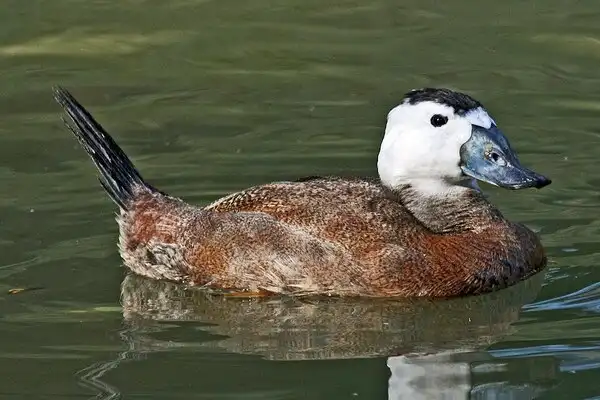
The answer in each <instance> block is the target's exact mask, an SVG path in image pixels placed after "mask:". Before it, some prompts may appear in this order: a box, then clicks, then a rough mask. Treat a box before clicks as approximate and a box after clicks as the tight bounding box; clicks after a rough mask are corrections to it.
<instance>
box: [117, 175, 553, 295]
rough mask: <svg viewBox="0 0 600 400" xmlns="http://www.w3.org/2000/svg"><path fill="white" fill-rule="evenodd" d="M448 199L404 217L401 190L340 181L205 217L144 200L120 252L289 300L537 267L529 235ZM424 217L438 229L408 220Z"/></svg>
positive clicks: (260, 197)
mask: <svg viewBox="0 0 600 400" xmlns="http://www.w3.org/2000/svg"><path fill="white" fill-rule="evenodd" d="M447 201H448V202H449V203H450V202H452V203H453V204H436V205H432V204H426V203H423V202H416V203H415V204H413V207H412V210H411V207H410V204H411V193H410V188H406V189H405V190H404V191H402V192H401V193H392V192H389V191H388V190H386V189H385V188H383V187H382V186H380V185H379V184H378V183H377V182H370V181H365V180H358V179H355V180H348V179H341V178H326V179H325V178H323V179H312V180H309V181H305V182H282V183H272V184H268V185H263V186H259V187H255V188H251V189H248V190H246V191H244V192H240V193H235V194H232V195H230V196H227V197H225V198H223V199H221V200H218V201H216V202H215V203H213V204H211V205H209V206H207V207H206V208H203V209H201V208H196V207H192V206H190V205H187V204H185V203H184V202H182V201H181V200H177V199H173V198H170V197H166V196H164V195H162V194H156V193H154V194H152V193H141V194H140V195H139V196H138V197H137V198H136V200H135V201H134V203H133V207H132V208H131V210H130V211H124V212H122V214H121V218H120V221H121V222H120V227H121V246H120V247H121V254H122V256H123V259H124V260H125V264H126V265H127V266H128V267H129V268H131V269H132V270H133V271H134V272H137V273H138V274H141V275H145V276H149V277H152V278H162V279H169V280H174V281H179V282H185V283H188V284H192V285H202V286H207V287H211V288H215V289H227V290H247V291H251V292H255V291H266V292H275V293H295V294H336V295H363V296H458V295H467V294H476V293H483V292H487V291H491V290H494V289H498V288H503V287H506V286H509V285H511V284H514V283H516V282H517V281H519V280H521V279H524V278H525V277H527V276H529V275H531V274H533V273H535V272H537V271H538V270H539V269H541V268H543V266H544V265H545V256H544V252H543V250H542V247H541V245H540V243H539V241H538V239H537V237H536V236H535V235H534V234H532V233H531V232H530V231H529V230H527V229H526V228H524V227H522V226H521V225H519V224H512V223H509V222H507V221H505V220H504V219H503V218H502V216H501V215H500V213H499V212H498V211H497V210H496V209H495V208H493V207H492V206H491V205H490V204H489V203H487V201H485V199H484V198H483V197H481V195H479V194H478V193H477V192H475V191H468V192H466V193H465V194H463V195H462V196H461V197H460V198H456V199H448V200H447ZM407 204H409V206H407ZM425 208H426V209H428V211H427V212H426V213H427V215H428V216H429V217H431V219H432V221H435V223H436V224H437V225H436V226H434V225H432V226H430V227H427V226H425V225H423V224H422V223H421V222H420V221H419V220H417V219H416V218H415V216H414V215H415V213H417V214H418V213H423V212H425V211H424V210H425ZM434 210H438V211H437V212H434ZM449 210H450V211H449ZM442 225H443V226H442ZM436 230H439V231H436ZM165 248H168V249H172V250H171V253H170V254H171V257H170V258H166V259H165V258H164V256H163V255H164V254H165ZM532 249H533V250H532ZM161 257H162V258H161ZM159 260H163V261H162V262H158V261H159Z"/></svg>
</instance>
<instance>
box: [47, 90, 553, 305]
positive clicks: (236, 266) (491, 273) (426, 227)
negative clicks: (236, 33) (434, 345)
mask: <svg viewBox="0 0 600 400" xmlns="http://www.w3.org/2000/svg"><path fill="white" fill-rule="evenodd" d="M55 97H56V100H57V101H58V102H59V103H60V104H61V105H62V107H63V108H64V110H65V112H66V115H67V117H68V120H66V122H67V126H68V127H69V128H70V129H71V131H72V132H73V133H74V135H75V136H76V137H77V139H78V140H79V141H80V143H81V144H82V146H83V147H84V149H85V150H86V151H87V153H88V154H89V155H90V157H91V158H92V160H93V162H94V163H95V165H96V167H97V168H98V170H99V171H100V182H101V184H102V185H103V187H104V188H105V189H106V191H107V193H108V194H109V196H110V197H111V198H112V199H113V200H114V201H115V203H116V204H117V205H119V208H120V210H121V211H120V216H119V219H118V221H119V227H120V240H119V248H120V252H121V256H122V258H123V260H124V262H125V265H126V266H127V267H128V268H129V269H131V270H132V271H134V272H135V273H137V274H140V275H143V276H147V277H150V278H154V279H166V280H171V281H175V282H181V283H186V284H190V285H195V286H203V287H207V288H211V289H217V290H224V291H229V292H237V293H239V292H244V293H246V294H265V293H293V294H302V295H311V294H327V295H350V296H359V295H360V296H403V297H412V296H430V297H448V296H461V295H468V294H477V293H483V292H488V291H492V290H495V289H499V288H503V287H506V286H509V285H512V284H514V283H516V282H518V281H519V280H522V279H525V278H527V277H528V276H530V275H532V274H534V273H536V272H538V271H539V270H541V269H542V268H543V267H544V266H545V264H546V257H545V255H544V251H543V249H542V246H541V245H540V242H539V240H538V238H537V237H536V235H535V234H534V233H533V232H531V231H530V230H528V229H527V228H526V227H524V226H522V225H520V224H513V223H511V222H509V221H507V220H505V219H504V218H503V217H502V215H501V214H500V212H499V211H498V210H496V209H495V208H494V207H493V206H492V205H491V204H489V203H488V202H487V201H486V200H485V199H484V197H483V196H482V195H481V193H480V191H479V190H478V189H474V188H472V187H463V186H457V185H453V186H452V187H451V188H450V189H449V190H447V191H444V192H443V194H440V193H438V194H436V195H435V196H433V195H431V196H430V197H427V196H426V195H425V194H424V193H423V192H422V191H416V190H415V189H414V188H413V187H411V186H409V185H406V186H403V187H398V188H395V189H394V190H390V189H388V188H386V187H384V186H382V185H381V184H380V183H379V182H378V181H368V180H361V179H342V178H318V177H313V178H306V179H304V180H301V181H297V182H280V183H272V184H268V185H263V186H259V187H255V188H251V189H248V190H246V191H243V192H240V193H236V194H232V195H230V196H227V197H225V198H223V199H221V200H219V201H217V202H215V203H213V204H211V205H209V206H207V207H206V208H199V207H193V206H191V205H188V204H186V203H184V202H183V201H182V200H179V199H176V198H173V197H170V196H167V195H166V194H164V193H161V192H159V191H158V190H156V189H155V188H153V187H152V186H150V185H148V184H147V183H146V182H145V181H144V179H142V177H141V175H140V174H139V172H138V171H137V170H136V169H135V167H134V165H133V164H132V163H131V161H130V160H129V159H128V158H127V156H126V155H125V153H124V152H123V151H122V150H121V148H119V146H118V145H117V144H116V143H115V142H114V140H113V139H112V138H111V137H110V135H108V133H106V131H105V130H104V129H103V128H102V126H100V125H99V124H98V123H97V122H96V121H95V120H94V118H93V117H92V116H91V115H90V114H89V113H88V112H87V111H86V110H85V109H84V108H83V107H82V106H81V105H80V104H79V103H78V102H77V101H76V100H75V99H74V98H73V97H72V96H71V95H70V94H69V93H68V92H66V91H65V90H63V89H60V88H58V89H56V90H55Z"/></svg>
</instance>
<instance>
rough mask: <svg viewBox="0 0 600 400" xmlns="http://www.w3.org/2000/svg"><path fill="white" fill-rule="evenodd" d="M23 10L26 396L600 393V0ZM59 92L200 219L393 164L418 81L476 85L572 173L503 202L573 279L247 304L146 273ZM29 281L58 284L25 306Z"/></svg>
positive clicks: (22, 365) (12, 344)
mask: <svg viewBox="0 0 600 400" xmlns="http://www.w3.org/2000/svg"><path fill="white" fill-rule="evenodd" d="M3 10H4V11H3V13H2V14H1V15H0V22H1V23H0V37H1V40H0V87H1V88H2V91H1V94H0V141H1V143H2V146H0V160H1V161H0V185H1V187H2V188H3V190H2V191H1V192H0V229H1V231H0V232H1V233H2V234H1V236H0V252H1V254H2V257H1V258H0V263H1V264H0V316H1V319H0V377H1V378H0V397H1V398H7V399H13V398H39V399H50V398H83V399H87V398H96V399H116V398H119V396H121V397H122V398H144V399H180V398H181V399H183V398H185V399H188V398H199V399H258V398H260V399H304V398H306V399H354V398H357V399H384V398H390V399H400V398H402V399H404V398H407V399H420V398H423V399H424V398H441V397H442V396H446V397H445V398H457V399H462V398H475V399H530V398H533V397H536V398H547V399H553V398H561V399H562V398H568V399H584V398H594V396H600V384H598V382H599V380H600V368H599V367H600V344H599V342H600V328H599V326H600V286H599V285H598V281H600V270H599V269H598V266H597V265H598V263H597V261H598V260H599V259H600V246H599V245H598V244H597V242H598V240H599V239H600V222H599V221H600V220H599V219H598V212H597V210H598V206H597V205H598V203H599V202H600V196H599V193H598V190H597V189H596V187H597V185H598V184H599V183H600V179H599V178H598V177H597V176H598V175H597V168H598V167H597V165H598V162H597V154H598V149H599V147H600V128H598V118H599V117H598V112H599V111H600V94H599V92H598V87H600V85H599V84H600V74H599V69H598V61H599V59H600V25H599V24H598V20H599V18H600V4H598V3H597V2H594V1H580V2H566V1H559V0H548V1H545V2H522V1H516V0H509V1H505V2H491V1H490V2H485V4H484V3H482V2H478V1H474V0H467V1H463V2H460V4H459V3H458V2H438V1H404V2H397V1H391V0H375V1H371V2H359V1H355V0H339V1H336V2H333V1H329V2H324V1H321V0H319V1H317V0H302V1H300V0H287V1H281V0H269V1H262V2H244V1H239V0H230V1H226V2H225V1H222V2H217V1H208V0H202V1H201V0H199V1H193V0H187V1H184V0H180V1H177V2H163V1H158V0H156V1H154V0H130V1H121V2H117V1H95V2H91V1H81V0H70V1H62V2H58V1H54V2H46V1H41V0H29V1H26V2H24V1H9V0H7V1H5V2H4V4H3ZM54 84H62V85H64V86H65V87H67V88H68V89H69V90H71V91H73V93H74V94H75V95H76V96H77V97H78V98H80V99H81V101H82V102H84V104H85V105H86V106H87V107H89V108H90V109H91V110H92V112H93V113H94V114H95V115H96V116H97V118H98V119H99V120H100V121H101V122H102V123H103V124H104V125H105V126H106V128H107V129H108V130H109V131H110V132H112V133H113V134H114V135H115V137H116V138H117V140H118V141H119V143H121V144H122V145H123V147H124V148H125V150H126V151H127V152H128V153H129V154H130V155H131V156H132V158H133V159H134V160H135V162H136V164H137V165H138V167H139V168H140V170H141V171H142V172H143V174H144V176H145V177H147V178H148V179H149V180H150V181H151V182H152V183H153V184H154V185H156V186H158V187H160V188H161V189H163V190H165V191H168V192H169V193H172V194H175V195H178V196H182V197H184V198H185V199H186V200H188V201H190V202H193V203H198V204H205V203H207V202H209V201H212V200H214V199H215V198H217V197H219V196H221V195H224V194H226V193H228V192H230V191H234V190H238V189H241V188H244V187H247V186H250V185H253V184H258V183H263V182H268V181H273V180H282V179H290V178H295V177H299V176H302V175H313V174H320V173H321V174H323V173H326V174H336V173H337V174H340V173H344V174H356V175H372V174H374V173H375V166H374V165H375V162H374V161H375V156H376V152H377V148H378V145H379V140H380V138H381V132H382V129H383V124H384V120H385V114H386V113H387V110H388V109H389V108H390V107H392V106H393V105H395V104H396V103H397V102H398V100H399V99H400V97H401V95H402V94H403V93H404V92H405V91H407V90H408V89H411V88H413V87H420V86H426V85H433V86H448V87H452V88H459V89H461V90H465V91H468V92H469V93H471V94H473V95H474V96H475V97H477V98H478V99H479V100H481V101H482V102H483V103H484V104H485V105H486V106H487V107H488V109H490V110H491V111H492V114H493V116H494V118H495V119H496V120H497V122H498V123H499V125H500V126H501V127H502V128H503V130H504V131H505V132H506V133H507V135H508V136H509V137H510V138H511V139H512V142H513V145H514V147H515V148H516V150H517V151H518V152H519V154H520V156H521V158H522V160H523V161H524V163H525V164H527V165H529V166H532V167H534V168H535V169H536V170H538V171H539V172H542V173H544V174H547V175H549V176H550V177H552V178H553V180H554V183H553V185H551V186H550V187H548V188H545V189H543V190H541V191H535V190H529V191H524V192H508V191H503V190H498V189H494V188H490V187H488V186H486V187H485V189H486V191H488V192H489V194H490V197H491V200H492V201H494V202H495V203H496V204H498V205H499V207H500V208H501V209H502V210H503V212H504V213H505V215H506V216H507V217H509V218H511V219H515V220H520V221H523V222H525V223H527V224H528V225H529V226H531V227H532V228H534V229H536V230H539V231H540V234H541V235H542V238H543V242H544V244H545V246H546V248H547V251H548V254H549V257H550V266H549V268H548V269H547V270H546V273H545V274H544V275H543V276H542V275H540V277H539V278H536V279H532V280H531V281H528V282H526V283H525V284H524V285H518V286H516V287H514V288H511V289H509V290H506V291H502V292H499V293H495V294H492V295H487V296H481V297H479V298H472V299H463V300H454V301H451V302H433V303H432V302H428V301H422V302H410V303H397V302H385V301H381V302H368V301H322V300H314V301H311V302H299V301H294V300H291V299H272V300H269V301H268V302H260V301H247V300H246V301H242V300H228V301H225V300H222V299H214V298H213V299H210V298H206V297H205V296H204V295H203V294H202V293H196V292H193V291H192V292H190V291H186V290H183V289H182V288H180V287H177V286H173V285H169V284H165V283H156V282H148V281H146V280H143V279H140V278H136V277H125V274H124V272H123V269H122V268H121V267H120V261H119V258H118V255H117V253H116V246H115V241H116V224H115V223H114V221H113V216H114V212H115V209H114V207H113V205H112V204H111V203H110V201H109V200H108V198H107V196H106V195H105V194H104V193H103V192H102V189H101V188H100V187H99V185H98V184H97V182H96V181H95V179H94V173H95V171H94V169H93V167H92V165H91V163H90V162H89V160H88V159H87V158H86V156H85V154H84V152H83V151H82V150H81V149H80V148H79V145H78V144H77V143H76V142H75V140H74V139H73V138H72V137H71V136H70V135H69V134H68V132H66V131H65V129H64V128H63V126H62V125H61V123H60V121H59V118H58V111H59V110H58V108H57V106H56V105H55V104H54V103H53V101H52V99H51V93H50V87H51V86H52V85H54ZM21 287H23V288H39V289H38V290H31V291H25V292H21V293H18V294H9V293H8V291H9V290H10V289H13V288H21ZM121 291H122V292H123V304H122V305H121V303H120V300H119V299H120V295H121Z"/></svg>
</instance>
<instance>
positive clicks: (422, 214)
mask: <svg viewBox="0 0 600 400" xmlns="http://www.w3.org/2000/svg"><path fill="white" fill-rule="evenodd" d="M393 193H394V194H395V195H396V196H397V197H398V199H399V201H400V202H402V204H404V206H405V207H406V208H407V209H408V210H409V211H410V213H411V214H412V215H413V216H414V217H415V218H417V219H418V220H419V221H420V222H421V223H422V224H423V225H424V226H425V227H426V228H428V229H430V230H431V231H433V232H436V233H459V232H467V231H475V232H476V231H480V230H481V229H484V228H486V227H487V226H489V225H490V224H492V223H494V222H495V221H498V220H499V219H501V218H502V215H501V214H500V212H499V211H498V210H497V209H496V208H495V207H494V206H492V205H491V204H490V203H489V202H488V201H487V200H486V199H485V197H484V195H483V193H482V192H481V190H480V189H479V188H478V187H477V184H476V183H475V182H470V181H465V182H461V183H459V184H448V185H445V186H440V185H439V184H438V183H436V184H435V185H432V182H424V181H419V182H410V183H407V184H405V185H401V186H398V187H396V188H394V189H393Z"/></svg>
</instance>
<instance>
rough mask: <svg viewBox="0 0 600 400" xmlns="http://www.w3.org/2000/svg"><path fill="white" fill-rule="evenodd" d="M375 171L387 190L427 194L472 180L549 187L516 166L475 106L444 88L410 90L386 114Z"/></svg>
mask: <svg viewBox="0 0 600 400" xmlns="http://www.w3.org/2000/svg"><path fill="white" fill-rule="evenodd" d="M377 167H378V170H379V176H380V178H381V180H382V182H383V184H385V185H386V186H389V187H391V188H397V187H401V186H403V185H407V184H409V185H413V186H419V187H420V189H422V190H426V191H431V192H443V191H446V190H447V189H449V188H451V187H454V186H456V185H462V186H464V185H465V184H466V185H470V186H476V184H475V182H474V179H475V180H480V181H483V182H487V183H490V184H492V185H495V186H499V187H503V188H507V189H523V188H529V187H535V188H538V189H539V188H542V187H544V186H546V185H549V184H550V183H551V181H550V179H548V178H546V177H544V176H543V175H540V174H538V173H536V172H534V171H532V170H530V169H527V168H525V167H523V166H522V165H521V163H520V162H519V159H518V158H517V155H516V154H515V152H514V151H513V150H512V149H511V147H510V144H509V143H508V139H507V138H506V136H504V134H503V133H502V132H501V131H500V129H498V127H497V126H496V122H495V121H494V120H493V119H492V118H491V117H490V115H489V114H488V112H487V110H486V109H485V108H484V107H483V105H482V104H481V103H480V102H478V101H477V100H475V99H473V98H472V97H470V96H468V95H466V94H463V93H458V92H454V91H452V90H448V89H430V88H428V89H418V90H413V91H411V92H409V93H407V94H406V96H405V97H404V99H403V101H402V103H401V104H400V105H398V106H397V107H395V108H394V109H392V110H391V111H390V113H389V114H388V120H387V126H386V129H385V136H384V138H383V142H382V144H381V150H380V152H379V159H378V162H377Z"/></svg>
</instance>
